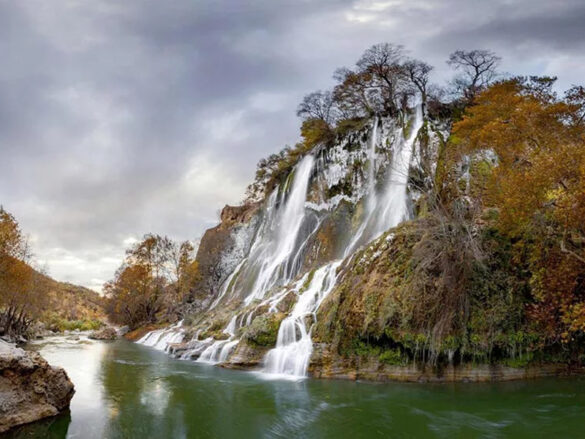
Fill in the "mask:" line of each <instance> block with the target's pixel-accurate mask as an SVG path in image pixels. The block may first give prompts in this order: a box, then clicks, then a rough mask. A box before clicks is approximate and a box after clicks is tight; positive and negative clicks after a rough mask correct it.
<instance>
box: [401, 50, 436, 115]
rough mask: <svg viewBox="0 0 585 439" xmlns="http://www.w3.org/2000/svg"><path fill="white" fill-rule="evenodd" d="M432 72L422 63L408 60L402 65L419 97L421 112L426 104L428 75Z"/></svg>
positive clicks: (429, 66)
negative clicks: (421, 106)
mask: <svg viewBox="0 0 585 439" xmlns="http://www.w3.org/2000/svg"><path fill="white" fill-rule="evenodd" d="M432 70H433V67H432V66H431V65H429V64H427V63H425V62H424V61H419V60H416V59H410V60H408V61H406V62H405V63H404V71H405V73H406V75H407V77H408V79H409V80H410V81H411V82H412V83H413V84H414V86H415V87H416V88H417V89H418V91H419V93H420V95H421V100H422V105H423V110H424V107H425V106H426V103H427V93H428V84H429V74H430V73H431V71H432Z"/></svg>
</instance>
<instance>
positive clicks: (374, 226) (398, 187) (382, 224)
mask: <svg viewBox="0 0 585 439" xmlns="http://www.w3.org/2000/svg"><path fill="white" fill-rule="evenodd" d="M422 123H423V120H422V112H421V108H420V106H417V107H416V108H415V114H414V119H413V120H412V123H411V127H410V133H409V135H408V137H406V138H405V137H404V134H401V136H400V138H401V140H402V141H401V142H400V143H398V144H397V145H395V149H394V151H393V157H392V162H391V163H390V169H389V172H387V175H386V184H385V186H384V190H383V191H382V193H381V194H378V193H377V192H376V190H375V178H373V177H372V174H371V173H372V172H373V171H374V170H375V168H376V164H375V153H371V154H370V159H369V160H370V164H369V167H370V179H369V183H368V186H369V189H368V195H367V199H366V207H365V216H364V219H363V221H362V223H361V224H360V226H359V228H358V230H357V232H356V233H355V235H354V237H353V238H352V240H351V241H350V243H349V245H348V246H347V247H346V249H345V252H344V256H345V257H346V256H349V255H351V254H352V253H353V252H354V251H355V250H356V249H357V247H358V246H359V245H361V244H364V243H367V242H370V241H371V240H373V239H375V238H376V237H378V236H379V235H381V234H382V233H384V232H385V231H386V230H388V229H389V228H391V227H395V226H397V225H398V224H399V223H400V222H401V221H403V220H404V219H406V218H407V216H408V203H407V197H406V187H407V184H408V171H409V167H410V160H411V158H412V151H413V147H414V142H415V140H416V137H417V135H418V132H419V130H420V128H421V126H422ZM377 127H378V124H377V119H376V120H375V122H374V126H373V130H372V135H371V140H370V141H371V142H372V143H373V144H374V145H375V142H376V130H377ZM374 148H375V146H374V147H373V148H371V151H374V152H375V149H374Z"/></svg>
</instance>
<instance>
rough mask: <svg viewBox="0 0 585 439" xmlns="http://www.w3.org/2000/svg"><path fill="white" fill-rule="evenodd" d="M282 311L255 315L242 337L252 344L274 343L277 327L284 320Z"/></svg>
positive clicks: (269, 345)
mask: <svg viewBox="0 0 585 439" xmlns="http://www.w3.org/2000/svg"><path fill="white" fill-rule="evenodd" d="M284 318H285V314H283V313H268V314H262V315H260V316H258V317H256V318H255V319H254V320H253V321H252V324H251V325H250V326H249V327H248V328H246V331H245V332H244V335H243V338H244V339H245V340H246V341H247V342H248V343H251V344H252V345H256V346H267V347H272V346H275V345H276V339H277V337H278V329H279V328H280V323H281V322H282V320H284Z"/></svg>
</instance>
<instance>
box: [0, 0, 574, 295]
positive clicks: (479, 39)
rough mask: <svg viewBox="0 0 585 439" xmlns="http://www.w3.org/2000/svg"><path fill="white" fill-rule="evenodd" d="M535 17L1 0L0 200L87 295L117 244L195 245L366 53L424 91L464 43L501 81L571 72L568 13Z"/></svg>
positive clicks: (560, 5)
mask: <svg viewBox="0 0 585 439" xmlns="http://www.w3.org/2000/svg"><path fill="white" fill-rule="evenodd" d="M550 5H551V2H545V1H528V0H525V1H518V2H509V1H505V0H502V1H498V2H478V1H476V2H469V1H466V0H444V1H441V2H435V1H430V0H429V1H424V0H409V1H400V0H394V1H390V2H389V1H378V2H376V1H369V0H354V1H350V0H347V1H346V0H326V1H309V0H284V1H274V0H263V1H246V2H244V1H237V2H235V1H229V0H216V1H211V0H210V1H199V2H193V1H191V0H181V1H175V2H170V3H169V2H159V1H156V0H149V1H145V2H143V1H135V0H129V1H124V2H119V1H113V0H96V1H92V2H78V1H75V0H69V1H63V2H59V3H47V2H45V1H44V0H23V1H19V2H1V3H0V50H1V52H2V54H3V68H2V69H1V70H0V202H1V203H3V204H4V205H5V207H6V208H7V209H8V210H10V211H12V212H13V213H14V214H15V215H16V216H17V217H18V219H19V220H20V222H21V223H22V226H23V228H24V229H25V230H26V231H28V232H30V233H31V234H32V236H33V238H34V242H33V244H34V246H35V250H36V253H37V256H38V258H39V259H40V260H42V261H46V262H47V264H48V265H49V269H50V272H51V274H53V275H54V276H55V277H57V278H59V279H64V280H68V281H72V282H77V283H81V284H85V285H91V286H93V287H95V286H96V279H102V280H104V279H107V278H109V277H111V276H112V275H113V270H114V268H115V266H116V265H117V262H119V261H120V259H121V257H122V256H123V248H124V243H123V241H124V240H126V239H128V238H131V237H134V238H138V237H140V236H141V234H143V233H146V232H149V231H153V232H157V233H166V234H170V235H172V236H173V237H175V238H177V239H188V238H196V237H198V236H200V235H201V234H202V233H203V231H204V229H205V228H206V227H209V226H210V225H211V223H213V221H214V220H216V219H217V211H218V210H219V209H220V208H221V206H222V205H224V204H226V203H235V202H238V201H239V200H240V199H241V197H242V196H243V193H244V190H245V187H246V185H247V184H248V183H249V182H250V179H251V178H252V176H253V173H254V167H255V163H256V162H257V161H258V159H260V158H261V157H262V156H265V155H267V154H269V153H271V152H274V151H276V150H278V149H280V148H281V147H283V146H284V145H285V144H293V143H294V142H295V141H297V138H298V121H297V120H296V117H295V115H294V110H295V107H296V103H297V102H298V101H299V100H300V98H301V97H302V95H303V94H304V93H307V92H309V91H312V90H314V89H319V88H325V87H328V86H330V85H331V84H332V79H331V73H332V72H333V70H334V69H335V68H337V67H339V66H342V65H351V64H353V62H354V61H355V60H356V58H357V57H358V56H359V55H360V53H361V52H362V51H363V50H364V49H365V48H366V47H368V46H369V45H371V44H373V43H376V42H379V41H391V42H396V43H402V44H405V45H406V46H407V48H409V49H411V50H412V55H414V56H417V57H420V58H424V59H427V60H429V61H430V62H431V63H433V64H435V65H436V66H437V74H436V79H437V80H443V79H445V78H446V77H447V76H448V75H449V74H450V73H449V72H448V69H447V67H446V65H445V63H444V60H445V58H446V57H447V55H448V53H449V51H451V50H453V49H455V48H457V47H471V46H473V47H485V48H491V49H493V50H496V51H498V52H500V53H502V55H504V57H505V65H504V67H505V69H507V70H510V71H515V72H516V71H517V72H518V73H532V74H537V73H542V72H548V70H550V69H552V68H553V67H555V68H557V67H558V68H560V69H563V66H566V65H567V64H566V62H567V61H566V59H571V60H572V61H571V62H572V63H573V64H575V63H577V64H578V68H577V69H575V68H574V66H573V70H574V71H575V73H573V76H572V77H568V78H567V79H565V83H569V82H571V81H572V78H575V77H576V76H577V75H578V74H579V72H581V73H584V72H583V70H579V68H581V69H582V66H583V64H584V63H583V55H582V54H581V53H582V48H583V44H584V41H585V37H584V35H583V32H582V31H581V29H580V26H579V24H580V22H583V21H585V20H584V19H583V18H584V17H583V15H584V12H583V5H582V4H581V2H578V1H574V2H571V1H564V2H555V3H554V5H553V6H554V8H553V7H551V6H550ZM535 60H536V61H535ZM576 60H577V61H576ZM579 60H580V62H579ZM559 73H562V72H559ZM561 79H562V78H561Z"/></svg>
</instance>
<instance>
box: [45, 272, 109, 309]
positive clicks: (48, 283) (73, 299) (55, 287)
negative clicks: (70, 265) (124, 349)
mask: <svg viewBox="0 0 585 439" xmlns="http://www.w3.org/2000/svg"><path fill="white" fill-rule="evenodd" d="M38 274H39V276H40V279H41V281H40V288H41V289H42V291H43V292H45V294H47V296H48V300H49V307H48V309H49V310H50V311H49V312H48V314H54V315H57V316H59V317H60V318H62V319H65V320H102V319H104V318H105V315H104V310H103V304H104V300H103V298H102V297H101V296H100V295H99V294H98V293H97V292H95V291H93V290H91V289H89V288H85V287H82V286H79V285H73V284H71V283H69V282H59V281H56V280H55V279H53V278H51V277H49V276H46V275H44V274H41V273H38Z"/></svg>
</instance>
